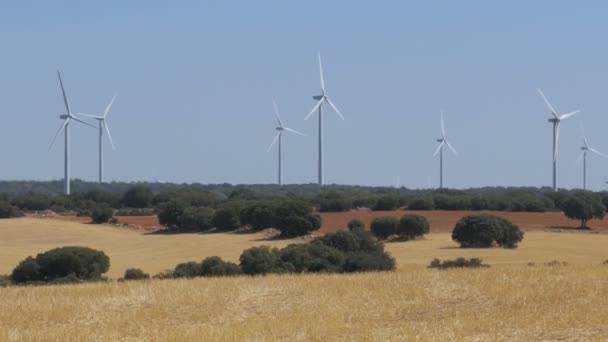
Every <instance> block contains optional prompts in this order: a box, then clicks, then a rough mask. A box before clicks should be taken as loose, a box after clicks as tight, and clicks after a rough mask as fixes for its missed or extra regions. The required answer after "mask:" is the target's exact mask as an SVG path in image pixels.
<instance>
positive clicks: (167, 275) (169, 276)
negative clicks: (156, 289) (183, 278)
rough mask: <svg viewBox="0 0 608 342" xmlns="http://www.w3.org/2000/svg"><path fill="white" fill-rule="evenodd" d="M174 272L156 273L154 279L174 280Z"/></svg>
mask: <svg viewBox="0 0 608 342" xmlns="http://www.w3.org/2000/svg"><path fill="white" fill-rule="evenodd" d="M173 273H174V270H164V271H160V272H158V273H156V274H155V275H154V276H153V277H152V279H172V278H173Z"/></svg>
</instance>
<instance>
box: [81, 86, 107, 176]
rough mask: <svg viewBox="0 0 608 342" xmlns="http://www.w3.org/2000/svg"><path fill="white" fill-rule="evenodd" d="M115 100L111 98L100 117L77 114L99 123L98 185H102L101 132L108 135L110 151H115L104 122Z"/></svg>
mask: <svg viewBox="0 0 608 342" xmlns="http://www.w3.org/2000/svg"><path fill="white" fill-rule="evenodd" d="M114 100H116V95H114V97H112V100H110V103H108V105H107V106H106V109H105V110H104V111H103V114H101V115H93V114H84V113H78V115H82V116H87V117H90V118H93V119H95V120H97V122H98V123H99V127H98V129H99V183H103V131H104V129H105V131H106V133H108V140H109V141H110V145H111V146H112V150H116V147H115V146H114V142H113V141H112V135H111V134H110V128H109V127H108V123H107V122H106V118H107V117H108V113H109V112H110V108H112V104H113V103H114Z"/></svg>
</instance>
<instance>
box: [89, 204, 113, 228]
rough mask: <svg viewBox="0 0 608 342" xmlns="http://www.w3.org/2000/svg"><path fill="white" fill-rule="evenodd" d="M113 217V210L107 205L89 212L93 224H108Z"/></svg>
mask: <svg viewBox="0 0 608 342" xmlns="http://www.w3.org/2000/svg"><path fill="white" fill-rule="evenodd" d="M112 217H114V210H112V208H110V207H108V206H107V205H100V206H98V207H97V208H95V209H94V210H93V211H92V212H91V219H92V220H93V223H97V224H99V223H108V221H110V219H112Z"/></svg>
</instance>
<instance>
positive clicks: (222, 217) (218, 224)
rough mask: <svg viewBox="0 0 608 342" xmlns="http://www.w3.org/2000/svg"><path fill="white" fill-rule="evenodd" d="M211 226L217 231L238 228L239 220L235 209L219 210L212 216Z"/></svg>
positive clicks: (239, 225)
mask: <svg viewBox="0 0 608 342" xmlns="http://www.w3.org/2000/svg"><path fill="white" fill-rule="evenodd" d="M212 224H213V226H214V227H215V228H216V229H218V230H221V231H228V230H234V229H237V228H240V227H241V220H240V219H239V213H238V211H237V210H236V209H234V208H220V209H218V210H216V211H215V214H213V219H212Z"/></svg>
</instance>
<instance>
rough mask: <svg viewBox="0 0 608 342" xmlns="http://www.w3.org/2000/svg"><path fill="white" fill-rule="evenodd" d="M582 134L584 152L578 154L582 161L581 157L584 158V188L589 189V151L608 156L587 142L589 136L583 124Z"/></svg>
mask: <svg viewBox="0 0 608 342" xmlns="http://www.w3.org/2000/svg"><path fill="white" fill-rule="evenodd" d="M581 134H582V136H583V146H581V150H582V152H581V154H580V155H579V156H578V160H579V161H580V160H581V159H583V190H587V152H588V151H591V152H593V153H595V154H597V155H598V156H602V157H604V158H608V156H607V155H605V154H603V153H602V152H600V151H598V150H596V149H595V148H593V147H591V146H589V144H588V143H587V137H586V136H585V128H584V127H583V124H581Z"/></svg>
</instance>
